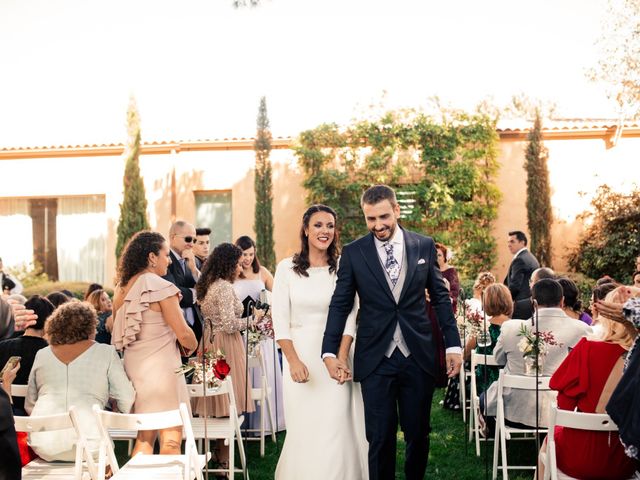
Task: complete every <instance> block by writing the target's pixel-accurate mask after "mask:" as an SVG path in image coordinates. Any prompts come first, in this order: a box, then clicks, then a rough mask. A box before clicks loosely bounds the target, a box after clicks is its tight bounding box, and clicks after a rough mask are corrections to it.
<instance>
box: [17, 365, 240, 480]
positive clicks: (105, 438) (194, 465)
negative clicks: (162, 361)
mask: <svg viewBox="0 0 640 480" xmlns="http://www.w3.org/2000/svg"><path fill="white" fill-rule="evenodd" d="M24 387H25V386H23V385H14V386H12V395H15V396H20V395H23V394H24V393H25V388H24ZM189 393H190V395H191V396H192V397H203V396H205V397H211V396H215V395H226V396H227V400H228V401H229V406H230V408H229V410H230V415H229V417H225V418H204V417H202V418H201V417H197V418H191V417H190V415H189V412H188V408H187V406H186V405H185V404H181V405H180V408H179V409H178V410H173V411H168V412H160V413H148V414H122V413H113V412H107V411H104V410H102V409H101V408H99V407H98V406H97V405H95V406H94V408H93V410H94V414H95V417H96V422H97V424H98V426H99V429H100V436H101V438H100V446H99V451H98V460H97V461H95V459H94V457H93V455H92V452H89V451H88V450H87V444H86V439H85V438H84V436H83V434H82V432H81V430H80V428H79V425H78V421H77V416H76V412H75V408H74V407H71V408H70V409H69V412H67V413H61V414H56V415H47V416H38V417H33V416H31V417H15V426H16V431H19V432H27V433H33V432H43V431H52V430H66V429H73V430H75V432H76V436H77V438H78V440H77V442H76V459H75V462H74V463H62V462H53V463H49V462H45V461H43V460H41V459H36V460H34V461H32V462H30V463H29V464H27V465H25V467H23V478H74V479H75V480H81V479H87V478H89V479H93V480H103V479H104V478H105V471H106V467H107V466H108V465H109V466H110V467H111V470H112V472H113V474H114V475H113V478H114V479H128V478H132V479H136V480H137V479H146V478H148V479H175V480H193V479H202V470H203V469H204V468H205V465H206V464H207V462H208V461H209V460H210V458H211V455H210V453H209V451H208V445H205V446H204V448H202V442H200V444H201V448H202V450H205V451H202V450H201V452H202V453H198V448H197V446H196V439H198V440H204V439H207V440H211V439H223V440H224V443H225V445H228V447H229V465H228V468H226V469H223V468H218V469H210V470H209V471H210V472H212V473H225V474H227V475H228V476H229V478H233V477H234V475H235V474H236V473H241V474H243V476H244V478H245V480H248V479H249V475H248V471H247V464H246V456H245V452H244V448H243V445H242V439H241V436H240V424H241V423H242V420H243V418H242V417H238V414H237V409H236V402H235V395H234V391H233V383H232V379H231V376H228V377H227V378H226V379H225V381H224V382H222V384H221V386H220V387H219V388H218V389H208V390H206V391H203V387H202V385H190V386H189ZM176 426H182V428H183V432H184V440H185V450H184V451H185V453H184V454H183V455H142V454H138V455H135V456H134V457H133V458H131V459H130V460H129V461H128V462H127V463H126V464H125V465H124V466H123V467H122V468H121V467H120V466H119V465H118V461H117V458H116V456H115V451H114V449H113V442H112V440H115V439H122V438H127V439H128V438H135V437H136V436H137V432H138V431H139V430H160V429H165V428H170V427H176ZM236 444H237V447H238V453H239V456H240V461H241V467H242V468H240V469H239V468H235V445H236Z"/></svg>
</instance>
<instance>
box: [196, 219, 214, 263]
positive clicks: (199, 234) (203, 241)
mask: <svg viewBox="0 0 640 480" xmlns="http://www.w3.org/2000/svg"><path fill="white" fill-rule="evenodd" d="M209 235H211V229H210V228H204V227H198V228H196V243H195V245H194V246H193V254H194V255H195V257H196V267H197V268H198V270H202V265H203V264H204V262H205V260H206V259H207V257H208V256H209V245H210V243H211V241H210V240H209Z"/></svg>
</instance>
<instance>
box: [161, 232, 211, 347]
mask: <svg viewBox="0 0 640 480" xmlns="http://www.w3.org/2000/svg"><path fill="white" fill-rule="evenodd" d="M195 242H196V229H195V227H194V226H193V225H191V224H190V223H187V222H184V221H182V220H178V221H177V222H175V223H174V224H173V225H171V228H170V229H169V247H170V249H171V251H170V253H169V254H170V256H171V264H170V265H169V268H168V269H167V274H166V275H165V276H164V277H162V278H164V279H165V280H168V281H170V282H171V283H173V284H174V285H175V286H176V287H178V288H179V289H180V293H181V294H182V298H181V299H180V307H181V308H182V312H183V313H184V318H185V320H186V321H187V323H188V324H189V326H190V327H191V329H192V330H193V333H195V335H196V338H197V339H198V342H199V341H200V339H201V338H202V325H201V324H200V321H199V319H198V314H197V312H196V311H195V309H196V308H197V306H196V305H195V302H196V291H195V286H196V281H197V280H198V278H199V277H200V271H199V270H198V269H197V267H196V259H195V255H194V254H193V245H194V244H195Z"/></svg>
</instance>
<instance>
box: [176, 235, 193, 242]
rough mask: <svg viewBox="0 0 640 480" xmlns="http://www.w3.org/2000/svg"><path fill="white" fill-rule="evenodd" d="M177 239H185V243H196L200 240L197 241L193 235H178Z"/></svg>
mask: <svg viewBox="0 0 640 480" xmlns="http://www.w3.org/2000/svg"><path fill="white" fill-rule="evenodd" d="M176 237H181V238H184V241H185V242H187V243H196V242H197V241H198V240H197V239H196V237H192V236H191V235H187V236H184V235H176Z"/></svg>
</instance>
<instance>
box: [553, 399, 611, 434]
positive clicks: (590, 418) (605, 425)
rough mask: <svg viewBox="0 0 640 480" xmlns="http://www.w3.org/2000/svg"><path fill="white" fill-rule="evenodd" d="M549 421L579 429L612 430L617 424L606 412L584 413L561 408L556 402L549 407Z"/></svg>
mask: <svg viewBox="0 0 640 480" xmlns="http://www.w3.org/2000/svg"><path fill="white" fill-rule="evenodd" d="M551 421H552V422H553V423H552V424H553V425H556V426H561V427H568V428H576V429H579V430H595V431H604V432H614V431H617V430H618V426H617V425H616V424H615V423H614V421H613V420H611V417H610V416H609V415H607V414H606V413H584V412H572V411H570V410H561V409H559V408H558V406H557V405H556V404H554V405H553V406H552V407H551Z"/></svg>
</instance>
